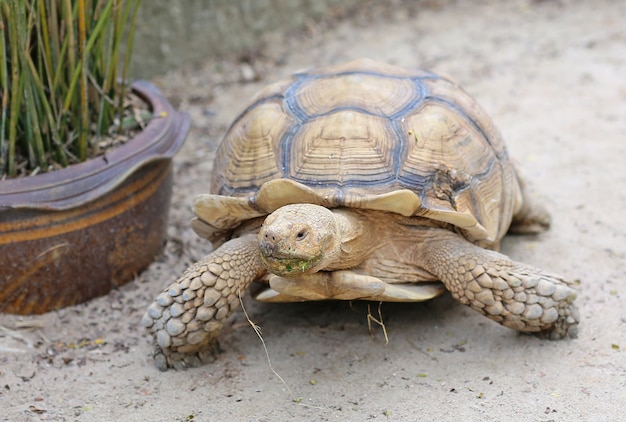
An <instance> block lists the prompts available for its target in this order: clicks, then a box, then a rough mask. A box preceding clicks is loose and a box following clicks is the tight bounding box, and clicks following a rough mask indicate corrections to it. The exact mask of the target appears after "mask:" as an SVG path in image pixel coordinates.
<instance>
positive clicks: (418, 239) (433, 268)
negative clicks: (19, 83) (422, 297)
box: [142, 204, 579, 370]
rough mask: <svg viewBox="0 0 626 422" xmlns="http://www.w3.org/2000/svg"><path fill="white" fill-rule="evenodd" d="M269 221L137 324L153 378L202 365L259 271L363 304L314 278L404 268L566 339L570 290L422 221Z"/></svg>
mask: <svg viewBox="0 0 626 422" xmlns="http://www.w3.org/2000/svg"><path fill="white" fill-rule="evenodd" d="M333 216H334V217H333ZM271 217H272V218H269V217H268V219H266V223H265V224H264V225H263V227H262V228H261V231H260V232H259V234H258V236H257V235H256V234H254V233H248V234H245V235H243V236H241V237H238V238H235V239H232V240H230V241H228V242H226V243H225V244H224V245H222V246H221V247H219V248H218V249H217V250H215V251H214V252H213V253H211V254H209V255H208V256H207V257H206V258H204V259H203V260H201V261H199V262H198V263H196V264H194V265H193V266H192V267H190V268H189V269H188V270H187V271H186V272H185V274H183V276H182V277H181V278H179V279H178V280H177V281H176V282H175V283H174V284H172V285H171V286H170V287H169V288H168V289H166V290H165V291H164V292H162V293H161V294H160V295H159V296H158V297H157V299H156V301H155V302H154V303H153V304H152V305H151V306H150V307H149V308H148V311H147V313H146V314H145V315H144V317H143V319H142V324H143V325H144V326H145V327H147V328H148V330H149V331H150V332H152V333H153V334H154V335H155V337H156V341H157V344H158V346H159V350H158V351H157V353H156V355H155V358H156V363H157V366H158V367H159V368H160V369H162V370H165V369H167V368H168V367H172V366H173V367H175V368H181V367H187V366H197V365H199V364H201V363H203V362H206V361H208V360H211V358H212V356H213V353H214V350H215V348H216V341H215V336H216V335H217V334H218V333H219V331H220V330H221V328H222V326H223V324H224V322H225V321H226V319H227V318H228V317H229V316H230V314H231V313H232V312H233V310H234V309H236V307H237V306H238V305H239V297H240V295H241V294H243V292H244V291H245V290H246V289H247V288H248V286H249V285H250V283H251V282H252V281H254V280H255V279H258V278H260V277H262V276H263V275H265V274H267V272H268V270H269V271H270V272H272V273H277V274H280V275H282V276H283V277H287V278H288V280H287V283H286V284H285V283H282V284H280V283H278V284H277V283H274V284H275V285H276V286H275V287H276V288H277V289H279V290H280V286H279V284H280V285H284V286H286V287H285V288H289V289H291V290H290V291H289V292H291V291H292V290H293V291H295V292H296V296H298V297H300V296H302V297H308V296H307V293H308V289H311V290H315V289H314V287H315V286H314V284H315V283H312V282H311V280H313V281H315V280H318V281H320V283H319V284H320V286H318V287H320V288H319V289H317V290H315V291H312V293H315V294H317V295H318V296H319V297H318V296H315V294H314V295H313V296H311V298H313V299H323V298H325V297H326V296H327V298H329V299H347V298H360V297H367V294H366V295H365V296H362V295H361V293H362V292H366V293H367V288H366V287H367V283H364V282H357V283H356V284H354V283H353V284H350V283H345V282H338V280H339V281H341V278H339V279H337V280H335V281H334V284H333V283H330V284H328V281H327V280H326V281H325V280H322V278H323V277H322V278H320V277H316V276H318V275H320V276H322V275H323V274H322V273H317V271H337V270H344V269H345V270H348V269H354V270H355V271H357V272H358V271H359V269H360V268H361V269H366V271H365V274H369V273H370V272H369V271H367V269H368V268H369V269H370V270H375V271H378V273H379V274H377V276H380V277H381V278H387V279H389V280H390V281H393V280H400V281H399V282H401V283H402V282H407V280H406V279H404V277H406V276H407V271H406V268H407V267H406V266H407V265H408V266H414V270H418V271H409V272H410V273H413V274H414V277H417V278H415V279H413V280H409V282H414V283H418V282H420V281H432V280H433V278H436V279H439V280H441V282H442V283H443V284H444V285H445V287H446V288H447V289H448V290H449V291H450V292H451V293H452V295H453V296H454V297H455V298H456V299H457V300H459V301H460V302H461V303H463V304H465V305H468V306H470V307H471V308H473V309H475V310H477V311H478V312H480V313H482V314H484V315H485V316H487V317H489V318H491V319H492V320H494V321H497V322H499V323H501V324H502V325H504V326H507V327H510V328H512V329H515V330H518V331H522V332H530V333H536V334H539V335H541V336H544V337H549V338H551V339H559V338H563V337H566V336H570V337H575V336H576V333H577V326H578V320H579V316H578V310H577V309H576V307H575V306H574V304H573V302H574V300H575V298H576V291H575V290H574V289H573V288H572V283H570V282H568V281H566V280H564V279H562V278H561V277H558V276H553V275H550V274H547V273H545V272H543V271H542V270H539V269H537V268H533V267H531V266H528V265H525V264H521V263H518V262H515V261H513V260H511V259H510V258H508V257H507V256H505V255H502V254H500V253H497V252H494V251H490V250H486V249H483V248H480V247H478V246H476V245H474V244H472V243H471V242H469V241H468V240H466V239H465V238H463V237H462V236H460V235H459V234H456V233H454V232H453V231H451V230H449V229H448V228H445V227H443V226H437V225H436V224H434V223H433V222H432V221H431V220H427V219H423V218H419V217H415V218H405V217H401V216H394V215H391V214H387V213H384V212H380V211H363V210H354V209H345V208H344V209H334V210H330V211H329V210H328V209H325V208H323V207H321V206H317V205H310V204H300V205H289V206H285V207H282V208H280V209H279V210H277V211H275V212H274V213H273V214H272V215H271ZM329 217H330V220H329ZM273 221H275V222H276V224H274V223H273ZM328 221H330V222H328ZM323 222H326V223H323ZM261 255H266V256H264V257H263V259H262V257H261ZM294 259H297V260H307V259H308V260H310V261H311V262H306V263H305V264H306V265H302V266H299V267H298V268H291V267H289V266H288V265H286V264H285V263H287V264H290V263H292V262H293V260H294ZM391 262H397V263H399V266H398V267H397V268H400V269H401V270H400V271H401V274H400V273H398V274H394V273H393V269H394V268H395V266H394V265H389V264H390V263H391ZM370 264H371V265H370ZM290 265H291V264H290ZM291 266H292V265H291ZM266 267H269V268H266ZM381 268H382V269H383V270H381ZM402 268H404V269H405V270H402ZM411 270H413V268H411ZM381 271H382V272H381ZM348 273H350V272H349V271H348ZM355 274H356V273H355ZM370 275H371V274H370ZM357 276H358V277H362V275H361V276H359V275H358V274H357ZM307 277H308V278H307ZM311 277H313V278H311ZM358 277H357V278H355V276H351V277H348V278H346V280H345V281H347V282H350V281H351V280H352V281H354V280H357V279H358V280H361V279H359V278H358ZM331 279H332V277H331ZM370 279H374V280H375V277H369V278H368V280H370ZM307 280H308V281H307ZM374 284H375V283H374ZM374 284H372V286H374ZM374 287H375V286H374ZM294 289H295V290H294ZM289 292H287V293H289ZM372 294H373V293H372ZM376 294H378V293H376ZM381 294H382V293H381ZM324 295H326V296H324Z"/></svg>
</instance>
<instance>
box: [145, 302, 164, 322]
mask: <svg viewBox="0 0 626 422" xmlns="http://www.w3.org/2000/svg"><path fill="white" fill-rule="evenodd" d="M147 313H148V315H150V318H152V319H159V318H161V315H163V307H162V306H160V305H159V304H158V303H156V302H152V303H151V304H150V306H149V307H148V311H147Z"/></svg>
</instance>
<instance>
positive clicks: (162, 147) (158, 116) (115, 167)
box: [0, 81, 191, 211]
mask: <svg viewBox="0 0 626 422" xmlns="http://www.w3.org/2000/svg"><path fill="white" fill-rule="evenodd" d="M131 88H132V90H133V92H134V93H135V94H137V95H138V96H139V97H140V98H142V99H143V100H144V101H146V103H148V104H149V105H150V107H151V109H152V113H153V115H154V118H153V119H152V120H151V121H150V122H149V123H148V125H147V126H146V127H145V128H144V130H143V131H141V133H139V134H138V135H137V136H135V137H134V138H132V139H131V140H129V141H128V142H126V143H125V144H124V145H121V146H119V147H117V148H115V149H113V150H111V151H110V152H108V153H107V154H105V155H103V156H99V157H95V158H92V159H90V160H87V161H85V162H83V163H79V164H75V165H72V166H69V167H67V168H64V169H61V170H56V171H52V172H49V173H44V174H38V175H36V176H32V177H21V178H16V179H8V180H2V181H0V211H2V210H3V209H17V208H25V209H41V210H65V209H70V208H74V207H78V206H81V205H84V204H85V203H88V202H90V201H93V200H94V199H96V198H98V197H100V196H101V195H103V194H105V193H106V192H108V191H110V190H112V189H114V188H115V187H117V186H118V185H120V184H121V183H122V182H123V181H124V180H125V179H126V178H127V177H128V176H129V175H130V174H132V173H133V172H134V171H136V170H137V169H138V168H140V167H142V166H144V165H146V164H148V163H152V162H155V161H160V160H169V159H171V158H172V157H173V155H174V154H175V153H176V151H178V149H179V148H180V147H181V145H182V144H183V142H184V140H185V138H186V136H187V132H188V131H189V127H190V124H191V118H190V116H189V115H188V114H187V113H183V112H179V111H176V110H174V108H173V107H172V106H171V104H170V103H169V102H168V101H167V99H165V97H163V95H162V94H161V93H160V91H159V90H158V88H157V87H156V86H155V85H153V84H152V83H150V82H147V81H136V82H134V83H133V84H132V86H131Z"/></svg>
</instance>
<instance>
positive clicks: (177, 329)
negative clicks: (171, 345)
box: [165, 318, 185, 336]
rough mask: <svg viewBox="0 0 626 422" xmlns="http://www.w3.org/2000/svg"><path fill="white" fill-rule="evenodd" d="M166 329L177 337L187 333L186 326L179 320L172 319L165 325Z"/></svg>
mask: <svg viewBox="0 0 626 422" xmlns="http://www.w3.org/2000/svg"><path fill="white" fill-rule="evenodd" d="M165 329H166V330H167V332H168V334H169V335H171V336H177V335H179V334H181V333H182V332H183V331H185V324H183V322H182V321H181V320H180V319H179V318H171V319H170V320H169V321H167V324H165Z"/></svg>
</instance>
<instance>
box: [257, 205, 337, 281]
mask: <svg viewBox="0 0 626 422" xmlns="http://www.w3.org/2000/svg"><path fill="white" fill-rule="evenodd" d="M258 239H259V250H260V252H261V259H262V261H263V263H264V264H265V266H266V267H267V269H268V270H269V271H270V272H272V273H274V274H276V275H280V276H283V277H290V276H291V277H296V276H298V275H301V274H311V273H315V272H317V271H320V270H322V269H324V268H325V267H327V265H328V264H329V263H331V262H333V261H334V260H335V259H336V258H337V257H338V256H339V254H340V252H341V233H340V230H339V224H338V222H337V220H336V218H335V216H334V214H333V213H332V212H331V211H330V210H329V209H328V208H325V207H322V206H319V205H313V204H292V205H285V206H283V207H281V208H279V209H277V210H276V211H274V212H273V213H272V214H270V215H269V216H267V218H266V219H265V222H264V223H263V226H262V227H261V230H260V231H259V237H258Z"/></svg>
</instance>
